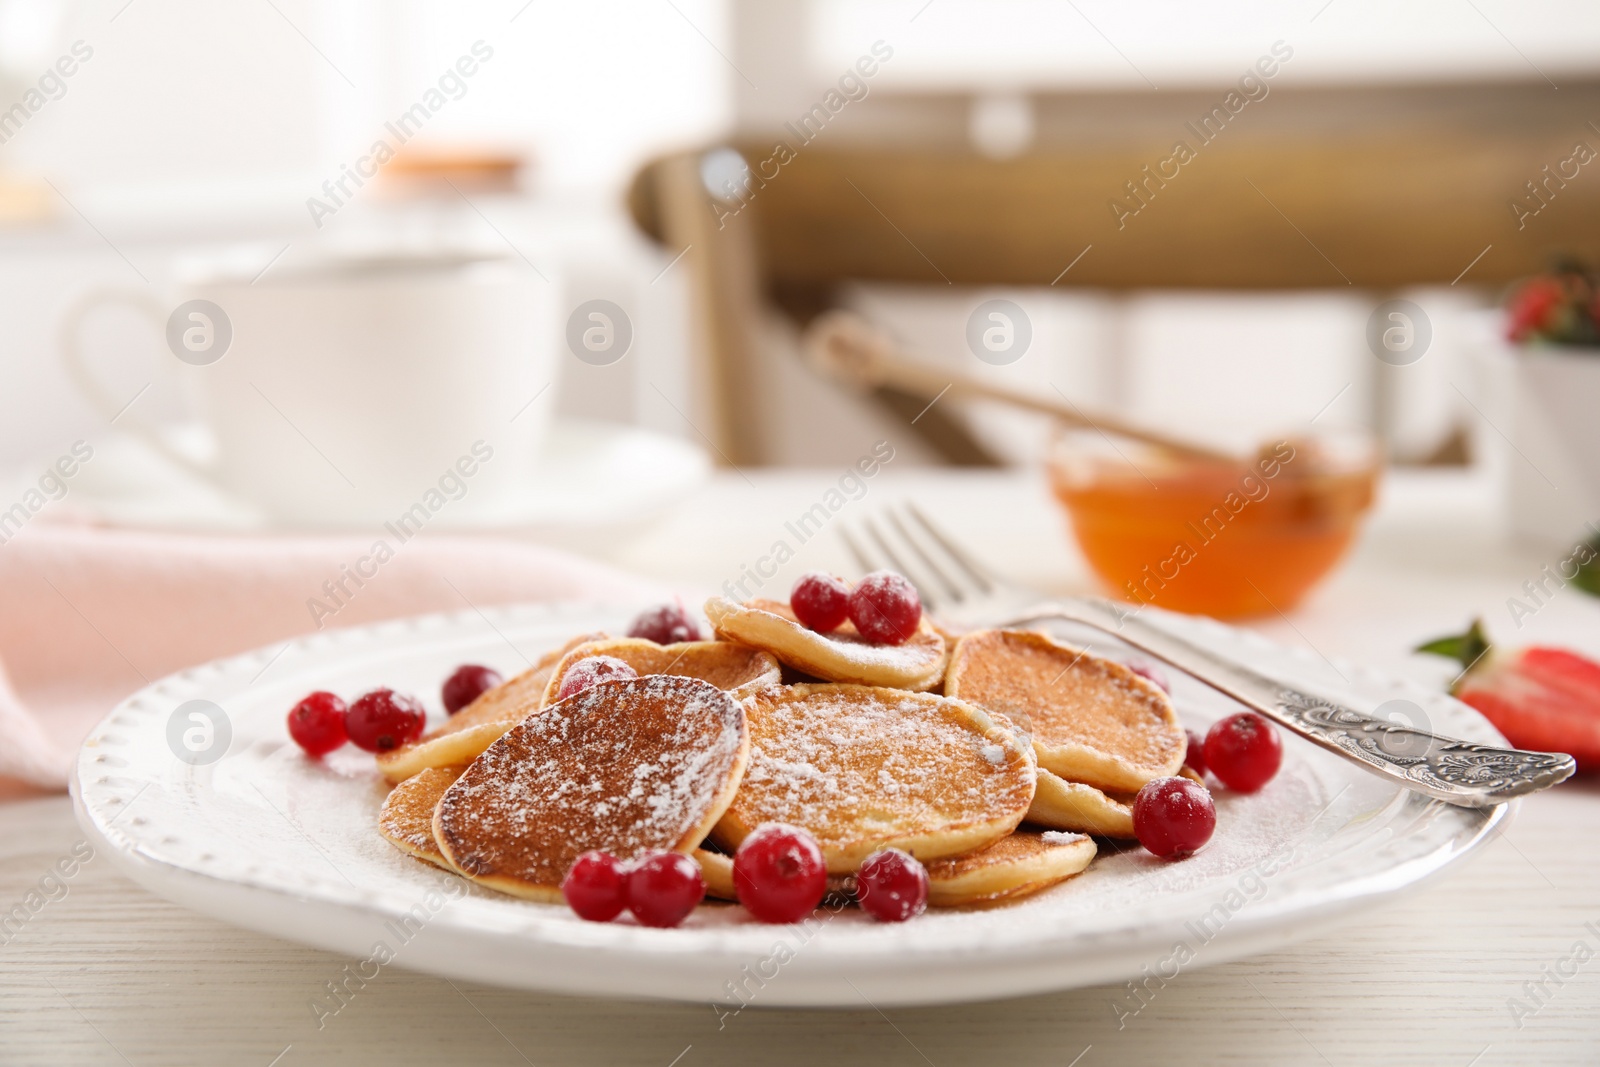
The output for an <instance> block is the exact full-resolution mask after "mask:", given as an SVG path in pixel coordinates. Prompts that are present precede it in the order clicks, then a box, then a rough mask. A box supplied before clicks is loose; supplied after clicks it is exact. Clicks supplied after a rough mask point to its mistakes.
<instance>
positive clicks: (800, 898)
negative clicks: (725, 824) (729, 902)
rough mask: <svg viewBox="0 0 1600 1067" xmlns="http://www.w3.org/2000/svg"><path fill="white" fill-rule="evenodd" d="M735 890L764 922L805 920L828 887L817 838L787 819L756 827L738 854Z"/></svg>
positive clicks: (740, 847)
mask: <svg viewBox="0 0 1600 1067" xmlns="http://www.w3.org/2000/svg"><path fill="white" fill-rule="evenodd" d="M733 889H734V892H735V893H736V894H737V895H738V897H739V903H741V904H743V905H744V906H745V908H746V909H747V910H748V911H749V912H750V914H751V915H754V916H755V917H756V918H757V919H759V920H760V921H761V922H764V923H792V922H798V921H799V920H800V919H803V918H805V917H806V916H807V915H810V914H811V913H812V912H813V911H814V910H816V907H817V905H818V904H820V903H822V895H823V894H824V893H826V892H827V891H828V867H827V864H826V863H824V862H823V859H822V849H820V848H818V847H817V839H816V838H814V837H812V836H811V835H810V834H809V833H807V832H806V831H805V830H802V829H800V828H799V827H798V826H790V825H788V824H787V823H781V822H769V823H763V824H762V825H761V826H758V827H756V829H755V832H754V833H752V834H751V835H750V836H749V837H747V838H745V839H744V841H743V842H741V843H740V845H739V849H738V851H737V852H735V853H734V854H733Z"/></svg>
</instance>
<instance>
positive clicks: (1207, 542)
mask: <svg viewBox="0 0 1600 1067" xmlns="http://www.w3.org/2000/svg"><path fill="white" fill-rule="evenodd" d="M1377 479H1378V465H1377V460H1376V457H1375V453H1374V451H1373V450H1372V449H1371V448H1370V446H1365V445H1364V444H1363V445H1359V446H1356V447H1351V446H1350V444H1349V442H1346V443H1344V447H1342V448H1339V447H1333V446H1330V445H1329V444H1327V443H1325V442H1323V441H1320V440H1310V439H1295V438H1288V439H1281V440H1278V441H1275V442H1271V443H1268V444H1266V445H1264V446H1262V448H1261V449H1260V451H1259V452H1258V453H1257V454H1256V455H1255V456H1254V457H1251V458H1250V459H1248V460H1246V459H1240V460H1239V461H1238V462H1237V463H1230V462H1222V461H1208V460H1184V459H1180V458H1176V457H1173V456H1170V455H1165V454H1161V453H1157V452H1155V451H1154V450H1150V451H1147V452H1144V453H1142V454H1141V455H1139V456H1129V455H1126V454H1123V453H1120V452H1119V453H1116V454H1114V455H1106V454H1098V455H1097V454H1092V453H1088V454H1086V453H1083V452H1077V451H1074V449H1073V448H1072V446H1071V444H1070V442H1063V447H1062V448H1061V449H1060V450H1059V451H1058V454H1057V457H1056V459H1055V461H1054V462H1053V463H1052V467H1051V481H1052V487H1053V489H1054V491H1055V494H1056V496H1057V497H1058V498H1059V499H1060V500H1061V502H1062V503H1063V504H1064V505H1065V507H1066V509H1067V513H1068V515H1069V517H1070V519H1071V526H1072V531H1073V534H1074V536H1075V538H1076V539H1077V542H1078V545H1079V547H1080V548H1081V549H1082V551H1083V554H1084V556H1085V557H1086V558H1087V559H1088V561H1089V564H1090V566H1091V567H1093V568H1094V570H1095V572H1096V574H1097V575H1098V576H1099V577H1100V579H1101V580H1102V581H1103V582H1104V583H1105V585H1106V586H1107V587H1108V589H1109V591H1110V592H1111V593H1112V594H1113V595H1115V596H1117V597H1119V598H1121V599H1123V600H1127V601H1129V602H1132V603H1136V604H1154V605H1156V606H1158V607H1162V608H1168V609H1171V610H1173V611H1182V612H1189V613H1192V614H1201V615H1211V616H1214V617H1217V618H1240V617H1246V616H1252V615H1271V614H1276V613H1278V612H1284V611H1288V610H1289V609H1290V608H1292V607H1294V606H1295V605H1296V604H1298V603H1299V602H1300V600H1301V599H1302V598H1303V597H1304V596H1305V595H1306V593H1307V592H1309V591H1310V590H1311V588H1312V587H1313V586H1314V585H1315V584H1316V583H1317V581H1318V580H1320V579H1321V578H1322V577H1323V576H1325V575H1326V574H1327V573H1328V572H1329V571H1330V570H1332V569H1333V567H1334V566H1335V564H1337V563H1338V562H1339V560H1340V559H1341V558H1343V556H1344V555H1345V553H1346V552H1347V551H1348V550H1349V549H1350V546H1351V544H1352V543H1353V541H1354V539H1355V537H1356V533H1357V531H1358V529H1359V526H1360V520H1361V517H1362V515H1364V514H1365V512H1366V511H1367V509H1368V508H1369V507H1370V506H1371V504H1372V500H1373V496H1374V493H1375V491H1376V487H1377Z"/></svg>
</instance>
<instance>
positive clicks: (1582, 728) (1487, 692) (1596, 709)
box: [1417, 622, 1600, 771]
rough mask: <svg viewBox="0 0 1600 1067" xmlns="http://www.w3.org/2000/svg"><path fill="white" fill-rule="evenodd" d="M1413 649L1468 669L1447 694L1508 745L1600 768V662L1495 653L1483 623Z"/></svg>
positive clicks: (1542, 653) (1570, 655) (1540, 650)
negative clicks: (1560, 755)
mask: <svg viewBox="0 0 1600 1067" xmlns="http://www.w3.org/2000/svg"><path fill="white" fill-rule="evenodd" d="M1417 651H1418V652H1431V653H1433V654H1435V655H1439V656H1449V657H1451V658H1452V659H1456V660H1459V661H1460V662H1461V664H1462V665H1463V666H1465V667H1466V668H1467V669H1466V670H1465V671H1464V672H1463V673H1462V675H1461V677H1460V678H1459V679H1458V680H1457V681H1456V683H1455V685H1454V686H1452V687H1451V690H1450V691H1451V693H1452V694H1453V695H1454V696H1455V697H1456V698H1457V699H1459V700H1461V701H1463V702H1464V703H1467V704H1471V705H1472V706H1473V707H1474V708H1477V709H1478V710H1479V711H1481V712H1482V713H1483V716H1484V718H1486V719H1488V720H1489V721H1490V722H1492V723H1494V725H1495V727H1496V728H1497V729H1498V730H1499V731H1500V732H1501V733H1503V734H1505V735H1506V739H1507V740H1509V741H1510V742H1511V743H1512V744H1513V745H1516V746H1517V747H1518V748H1528V749H1535V750H1538V751H1541V752H1566V753H1569V754H1570V755H1571V756H1572V757H1573V758H1574V759H1576V760H1577V761H1578V770H1580V771H1594V770H1600V663H1596V662H1595V661H1594V660H1592V659H1586V658H1584V657H1583V656H1580V655H1578V654H1577V653H1576V652H1568V651H1567V650H1566V649H1561V648H1546V647H1541V646H1538V645H1534V646H1531V647H1528V648H1518V649H1511V650H1508V651H1506V650H1500V649H1496V648H1494V647H1493V646H1491V645H1490V644H1489V641H1488V639H1487V638H1486V637H1485V636H1484V634H1483V625H1482V623H1481V622H1474V623H1473V624H1472V628H1471V629H1470V630H1468V631H1467V632H1466V633H1464V634H1460V635H1458V636H1455V637H1442V638H1440V639H1439V640H1437V641H1429V642H1428V643H1427V644H1425V645H1419V646H1418V647H1417Z"/></svg>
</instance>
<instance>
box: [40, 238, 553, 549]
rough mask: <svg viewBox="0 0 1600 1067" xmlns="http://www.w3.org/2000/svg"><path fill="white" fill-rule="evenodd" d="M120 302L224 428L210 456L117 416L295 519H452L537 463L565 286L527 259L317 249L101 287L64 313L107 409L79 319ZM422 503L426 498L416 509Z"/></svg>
mask: <svg viewBox="0 0 1600 1067" xmlns="http://www.w3.org/2000/svg"><path fill="white" fill-rule="evenodd" d="M109 303H121V304H125V305H130V306H133V307H135V308H138V309H140V310H142V311H144V312H145V313H146V314H148V315H149V316H150V317H151V318H152V319H153V321H154V322H155V323H156V325H157V327H158V329H160V330H161V332H162V334H163V335H164V337H165V339H166V342H167V344H166V346H165V349H166V350H164V351H162V352H161V354H160V359H161V361H162V362H163V363H164V364H166V365H167V367H168V368H169V369H170V370H171V372H172V373H175V374H177V375H178V376H179V377H180V378H181V379H183V385H184V389H185V394H186V396H187V397H188V399H189V400H190V401H191V402H192V404H193V406H194V407H195V409H196V414H197V415H198V417H199V419H200V421H201V422H202V423H204V424H205V426H206V427H207V428H208V429H209V431H210V433H211V436H212V437H213V438H214V441H215V449H214V450H213V451H214V455H213V456H211V457H209V458H202V457H198V456H196V455H193V454H190V453H188V452H185V451H183V450H181V449H179V448H177V447H175V446H174V444H173V443H172V440H171V435H170V433H168V432H165V431H164V430H163V428H161V427H158V426H155V425H153V424H151V423H149V422H147V421H144V420H142V419H140V418H139V417H138V414H137V410H136V409H130V410H128V411H126V412H125V413H122V414H121V415H120V417H119V418H118V419H117V425H118V427H119V428H121V429H124V430H127V431H129V432H131V433H133V434H136V435H137V436H139V437H141V438H143V439H144V440H145V441H147V442H148V443H149V444H150V445H152V446H153V447H155V448H156V449H157V450H159V451H160V452H161V453H162V454H163V455H165V456H167V457H168V458H169V459H171V460H173V461H174V462H175V463H178V464H180V465H182V466H183V467H185V468H187V469H189V470H191V471H193V472H195V473H197V474H199V475H200V476H201V477H203V478H205V479H206V480H207V481H210V482H212V483H213V484H215V485H216V486H218V487H219V488H221V489H222V490H224V491H225V492H227V493H229V494H232V495H234V496H236V497H238V498H241V499H243V500H245V501H247V502H249V503H251V504H253V505H255V507H256V508H257V509H258V510H260V511H261V512H262V513H263V515H264V516H265V517H266V518H268V519H270V520H276V521H279V522H282V523H286V524H291V525H297V526H346V527H348V526H355V525H366V524H372V523H382V522H393V521H395V520H397V519H398V518H399V517H400V516H402V515H406V514H410V515H412V516H413V517H414V518H418V517H421V516H422V515H424V514H426V516H427V517H428V520H429V521H431V520H432V518H434V517H436V516H438V515H440V514H442V513H445V512H448V517H447V519H446V521H445V522H444V523H443V524H444V525H460V524H462V523H471V522H474V521H486V520H487V521H492V520H493V519H495V518H496V517H499V516H503V515H506V514H509V513H511V511H512V509H514V506H515V502H516V500H517V498H518V493H519V491H520V490H521V489H522V487H523V486H524V485H525V484H526V483H527V481H528V479H529V476H530V474H531V472H532V469H533V466H534V464H535V462H536V461H537V456H538V451H539V446H540V444H541V442H542V438H543V433H544V430H545V427H546V425H547V423H548V420H549V411H550V406H551V402H552V400H553V397H554V394H555V388H554V382H555V376H556V370H557V360H556V352H555V343H556V341H557V340H558V333H559V331H558V327H557V325H556V323H555V321H554V314H555V295H554V287H553V286H552V285H551V284H550V283H549V282H547V281H545V280H543V279H542V278H540V277H539V276H537V275H536V274H534V273H533V272H532V271H530V270H529V269H528V268H527V266H526V265H525V264H522V263H520V262H518V261H516V260H512V259H500V258H494V257H486V256H477V255H460V256H450V255H442V254H441V255H427V256H418V255H406V256H372V255H367V256H360V257H351V256H342V257H323V258H316V259H311V260H307V261H303V262H301V263H299V264H288V265H284V264H279V265H274V266H273V267H272V269H271V270H270V271H268V272H266V273H265V274H263V275H261V276H260V277H258V278H255V279H252V278H251V277H250V276H249V273H248V271H229V270H226V269H222V268H219V267H217V266H215V265H213V266H210V267H201V268H199V269H198V270H196V269H191V270H189V271H188V272H186V273H185V274H184V275H183V276H182V277H181V279H180V283H179V286H178V291H177V293H176V294H175V295H174V296H173V297H171V298H170V299H167V300H159V299H156V298H154V297H152V296H150V295H148V294H145V293H140V292H134V291H102V292H96V293H91V294H89V295H88V296H86V297H85V298H84V299H83V300H81V301H80V302H79V303H78V304H77V305H76V306H75V307H74V308H73V309H72V310H71V311H69V312H68V315H67V318H66V321H65V323H64V325H63V331H62V342H61V347H62V355H63V358H64V359H65V362H66V366H67V369H68V371H69V372H70V373H71V375H72V377H73V380H74V381H75V382H76V383H77V384H78V386H79V388H80V389H82V391H83V392H84V394H85V395H86V396H87V397H88V398H89V399H90V400H91V401H92V402H94V403H95V404H96V405H97V406H98V407H100V408H101V409H102V410H103V411H105V413H106V414H107V416H108V417H112V416H114V415H117V414H118V412H119V409H121V408H122V407H123V406H124V405H125V404H126V398H125V397H124V398H121V399H119V398H116V397H114V396H112V395H110V394H109V393H108V391H107V390H106V389H105V387H104V386H103V385H102V384H101V383H100V381H99V380H98V379H97V378H96V377H95V376H94V374H93V373H92V372H91V370H90V368H89V366H88V365H87V363H86V361H85V359H84V357H83V353H82V346H81V341H80V335H81V332H82V331H81V326H82V322H83V319H84V317H85V316H87V315H88V314H90V313H91V312H92V311H94V310H95V309H96V308H99V307H103V306H105V305H106V304H109ZM419 504H420V505H422V506H423V507H424V509H425V512H418V511H417V510H416V507H417V506H418V505H419Z"/></svg>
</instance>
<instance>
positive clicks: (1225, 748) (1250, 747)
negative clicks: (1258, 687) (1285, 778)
mask: <svg viewBox="0 0 1600 1067" xmlns="http://www.w3.org/2000/svg"><path fill="white" fill-rule="evenodd" d="M1205 761H1206V769H1207V770H1209V771H1210V772H1211V773H1212V774H1214V775H1216V776H1217V779H1218V780H1219V781H1221V782H1222V784H1223V785H1225V786H1227V787H1228V788H1229V789H1233V790H1236V791H1238V792H1240V793H1254V792H1255V791H1256V790H1257V789H1260V788H1261V787H1262V786H1264V785H1266V784H1267V783H1268V782H1270V781H1272V776H1273V775H1275V774H1277V773H1278V765H1279V764H1281V763H1282V762H1283V741H1282V740H1281V739H1280V738H1279V737H1278V731H1277V730H1274V729H1273V728H1272V724H1271V723H1270V722H1268V721H1267V720H1266V719H1264V718H1262V717H1261V716H1260V715H1257V714H1256V713H1255V712H1253V711H1241V712H1239V713H1238V714H1237V715H1229V716H1228V717H1227V718H1226V719H1223V720H1222V721H1221V722H1218V723H1213V724H1212V726H1211V729H1210V730H1209V731H1208V732H1207V733H1206V748H1205Z"/></svg>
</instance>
